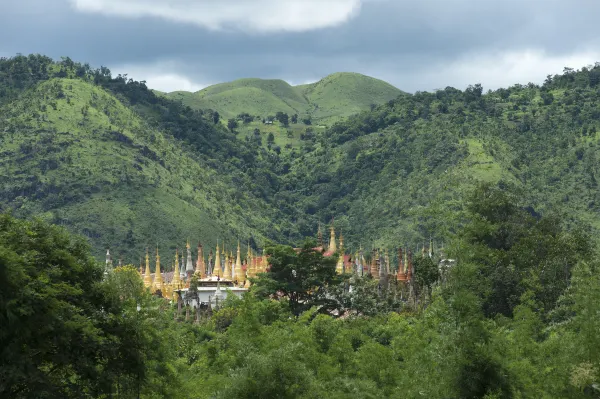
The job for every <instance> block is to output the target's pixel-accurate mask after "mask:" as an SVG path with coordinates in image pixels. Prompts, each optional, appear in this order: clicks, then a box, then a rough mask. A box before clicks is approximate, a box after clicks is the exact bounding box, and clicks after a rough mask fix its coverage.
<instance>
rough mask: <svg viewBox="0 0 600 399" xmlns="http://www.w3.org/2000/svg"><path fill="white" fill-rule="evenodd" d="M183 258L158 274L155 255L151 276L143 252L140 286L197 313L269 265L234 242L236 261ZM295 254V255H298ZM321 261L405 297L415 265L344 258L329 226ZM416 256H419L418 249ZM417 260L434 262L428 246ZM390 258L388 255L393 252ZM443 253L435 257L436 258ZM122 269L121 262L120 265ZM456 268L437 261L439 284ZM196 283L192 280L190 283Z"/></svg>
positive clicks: (403, 255) (218, 256)
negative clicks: (392, 285) (326, 260)
mask: <svg viewBox="0 0 600 399" xmlns="http://www.w3.org/2000/svg"><path fill="white" fill-rule="evenodd" d="M185 248H186V254H185V256H184V253H183V252H181V253H180V252H179V250H178V249H176V250H175V254H174V258H173V263H172V266H171V267H170V268H169V270H170V271H163V270H164V267H163V268H162V269H161V257H160V254H159V250H158V248H157V249H156V256H155V267H154V273H152V272H151V269H150V255H149V253H148V251H146V256H145V265H144V264H142V265H140V269H139V273H140V276H141V277H142V279H143V283H144V286H145V287H146V288H147V289H149V290H151V292H152V293H153V294H155V295H159V296H162V297H164V298H166V299H169V300H172V301H174V302H177V303H178V304H180V305H181V303H183V304H184V305H186V307H192V308H194V309H200V308H201V307H205V308H206V307H208V308H212V309H214V308H218V307H219V302H221V301H222V300H224V299H225V297H226V296H227V294H228V293H231V294H234V295H236V296H238V297H241V296H242V294H243V293H244V292H247V291H248V289H249V288H250V285H251V281H250V278H254V277H256V276H257V274H258V273H264V272H267V271H268V269H269V264H268V259H267V257H266V256H265V252H264V250H263V252H262V255H259V254H256V253H254V251H253V250H252V248H251V247H250V245H247V251H246V253H245V254H244V255H242V251H241V245H240V242H239V241H238V243H237V248H236V252H235V255H234V254H233V252H231V251H229V252H228V251H227V250H226V249H225V246H224V245H221V246H220V245H219V243H218V242H217V245H216V248H215V252H214V253H213V251H212V250H211V251H209V253H208V256H207V255H206V254H205V252H204V248H203V246H202V244H200V243H199V244H198V247H197V255H196V262H195V263H194V259H193V258H194V256H193V255H192V251H191V247H190V243H189V240H188V242H187V243H186V246H185ZM298 250H299V249H298ZM315 250H318V251H321V252H322V253H323V255H324V256H326V257H331V256H335V257H337V263H336V272H337V273H338V274H345V275H349V276H361V277H364V276H369V275H370V277H371V278H373V279H374V280H377V281H378V282H379V285H380V287H383V286H385V285H389V284H390V283H391V282H394V283H396V284H398V285H399V286H400V287H401V288H402V291H403V292H406V295H407V296H410V295H411V293H412V291H413V277H414V273H415V270H414V263H413V258H414V255H413V252H412V250H411V249H404V248H398V250H397V265H396V266H393V265H392V264H391V261H390V253H389V252H388V250H382V249H376V248H375V249H372V250H371V253H370V256H367V257H368V258H369V259H370V260H369V261H367V260H366V259H365V254H364V252H363V250H362V247H361V248H360V249H359V251H357V252H356V253H354V254H349V253H346V247H345V245H344V236H343V234H341V233H340V235H339V240H338V238H337V237H336V232H335V229H334V226H333V223H332V225H331V227H330V229H329V243H328V245H327V246H325V245H324V242H323V234H322V231H321V226H320V225H319V229H318V232H317V247H316V248H315ZM415 252H416V253H418V252H419V250H418V249H417V250H416V251H415ZM420 252H421V254H420V255H421V257H429V258H433V256H434V252H433V241H432V240H430V243H429V248H427V249H426V248H425V245H423V247H422V249H421V251H420ZM392 253H393V252H392ZM441 253H442V251H440V254H441ZM119 264H121V261H119ZM454 264H455V261H454V260H452V259H445V258H444V256H443V255H441V256H440V257H439V262H438V267H439V268H440V275H441V276H442V279H444V276H445V274H446V271H447V270H448V269H449V268H450V267H452V266H453V265H454ZM112 268H113V266H112V257H111V254H110V251H108V250H107V252H106V266H105V274H107V273H110V272H111V271H112ZM194 276H195V277H196V278H195V279H194V278H192V277H194Z"/></svg>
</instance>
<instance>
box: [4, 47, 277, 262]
mask: <svg viewBox="0 0 600 399" xmlns="http://www.w3.org/2000/svg"><path fill="white" fill-rule="evenodd" d="M0 115H2V117H1V118H0V132H2V133H1V137H0V152H1V153H2V158H1V161H0V178H1V179H2V189H1V191H0V204H1V205H0V206H1V208H2V209H4V210H7V209H10V210H12V211H13V213H14V214H15V215H16V216H24V217H28V216H32V215H37V216H41V217H43V218H44V219H47V220H49V221H51V222H53V223H56V224H59V225H64V226H66V227H68V228H69V229H70V230H72V231H75V232H77V233H79V234H82V235H84V236H86V237H88V238H89V239H90V242H91V243H92V244H93V246H94V249H95V254H96V255H97V256H101V255H102V253H103V252H104V251H105V248H106V247H107V246H110V247H111V248H112V249H113V252H114V253H115V257H116V256H118V255H119V254H122V255H124V257H125V258H126V259H127V260H129V261H134V260H135V261H136V262H137V260H138V259H139V258H138V257H139V256H140V255H141V254H143V251H144V249H145V248H146V247H148V246H150V247H154V246H156V245H158V246H159V247H161V248H162V249H163V250H165V252H167V251H166V250H167V249H169V252H171V251H172V250H174V249H175V247H176V246H177V245H179V247H180V248H181V247H182V245H183V244H184V243H185V240H186V238H188V237H189V238H190V239H199V240H202V241H203V242H204V244H205V245H210V246H212V245H214V244H215V243H216V240H217V239H218V238H220V239H221V241H222V242H223V241H225V242H226V243H229V244H231V245H232V246H233V243H234V240H237V238H238V237H239V238H243V239H244V240H247V239H250V240H251V241H252V240H256V241H258V242H261V243H262V241H263V237H264V235H265V234H267V235H268V236H269V237H271V238H274V239H278V240H282V241H283V238H282V233H281V229H280V227H281V226H286V225H289V223H288V222H287V219H286V218H285V217H283V216H280V213H279V211H278V210H277V209H274V208H272V207H271V206H269V204H268V203H267V202H266V201H264V199H263V198H264V197H266V196H268V195H269V193H270V185H271V183H270V181H269V176H270V174H271V173H274V172H270V171H266V169H264V168H262V167H260V166H258V165H259V164H262V163H264V162H267V161H268V162H269V164H270V165H272V167H273V170H274V171H276V170H277V169H276V165H277V163H278V161H277V159H271V158H276V156H275V154H269V153H266V152H264V153H261V151H260V150H259V149H258V148H255V147H252V146H248V145H246V144H244V143H243V142H241V141H239V140H237V139H236V137H235V135H234V134H233V133H231V132H229V131H228V130H226V129H225V128H224V127H222V126H221V125H220V124H218V123H215V122H214V121H213V119H212V115H210V114H205V113H203V112H199V111H193V110H191V109H189V108H187V107H184V106H182V105H181V104H180V103H179V102H175V101H170V100H168V99H165V98H161V97H157V96H155V95H154V94H153V93H152V92H151V91H150V90H148V89H147V88H146V86H145V84H144V82H135V81H132V80H130V79H127V77H126V76H117V77H111V74H110V71H109V70H108V69H106V68H100V69H98V70H93V69H91V68H90V67H89V66H88V65H81V64H78V63H74V62H73V61H71V60H70V59H68V58H66V59H63V60H62V61H60V62H53V61H52V60H51V59H49V58H47V57H43V56H29V57H23V56H19V57H14V58H11V59H2V60H0ZM262 157H264V160H262ZM262 171H266V172H265V173H262ZM272 218H274V219H275V220H277V226H276V227H273V226H274V225H273V222H272ZM252 243H253V244H254V245H256V243H254V242H252ZM169 264H170V262H168V263H167V265H169ZM167 267H169V266H167Z"/></svg>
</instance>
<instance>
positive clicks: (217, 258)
mask: <svg viewBox="0 0 600 399" xmlns="http://www.w3.org/2000/svg"><path fill="white" fill-rule="evenodd" d="M212 274H213V276H216V277H219V278H221V277H223V273H222V272H221V254H220V253H219V242H218V241H217V252H216V253H215V264H214V265H213V271H212Z"/></svg>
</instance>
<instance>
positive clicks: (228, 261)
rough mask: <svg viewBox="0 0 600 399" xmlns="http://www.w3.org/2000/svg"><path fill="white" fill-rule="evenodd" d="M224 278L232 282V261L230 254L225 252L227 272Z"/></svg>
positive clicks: (224, 273)
mask: <svg viewBox="0 0 600 399" xmlns="http://www.w3.org/2000/svg"><path fill="white" fill-rule="evenodd" d="M223 278H224V279H226V280H231V279H232V276H231V260H230V257H229V254H228V253H227V252H225V271H224V272H223Z"/></svg>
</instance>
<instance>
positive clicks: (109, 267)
mask: <svg viewBox="0 0 600 399" xmlns="http://www.w3.org/2000/svg"><path fill="white" fill-rule="evenodd" d="M112 271H113V263H112V256H110V250H109V249H108V248H107V249H106V264H105V266H104V275H105V276H107V275H108V274H109V273H111V272H112Z"/></svg>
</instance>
